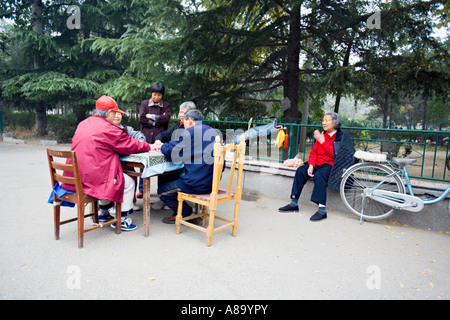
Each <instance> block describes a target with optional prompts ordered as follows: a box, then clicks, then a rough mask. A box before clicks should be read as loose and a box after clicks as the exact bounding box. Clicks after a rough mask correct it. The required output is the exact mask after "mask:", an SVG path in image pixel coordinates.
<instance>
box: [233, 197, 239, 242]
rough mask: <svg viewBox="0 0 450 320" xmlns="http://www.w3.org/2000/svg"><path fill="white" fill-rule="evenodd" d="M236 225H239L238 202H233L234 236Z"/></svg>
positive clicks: (234, 234)
mask: <svg viewBox="0 0 450 320" xmlns="http://www.w3.org/2000/svg"><path fill="white" fill-rule="evenodd" d="M238 225H239V202H236V203H235V204H234V225H233V232H232V235H233V237H235V236H236V233H237V227H238Z"/></svg>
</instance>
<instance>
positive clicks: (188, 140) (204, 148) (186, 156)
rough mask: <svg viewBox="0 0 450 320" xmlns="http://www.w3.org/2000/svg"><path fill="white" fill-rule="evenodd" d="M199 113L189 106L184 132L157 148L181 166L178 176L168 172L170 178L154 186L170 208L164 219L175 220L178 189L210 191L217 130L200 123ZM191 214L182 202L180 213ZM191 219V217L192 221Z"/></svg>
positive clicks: (185, 117)
mask: <svg viewBox="0 0 450 320" xmlns="http://www.w3.org/2000/svg"><path fill="white" fill-rule="evenodd" d="M202 121H203V115H202V113H201V112H200V111H198V110H195V109H194V110H189V111H188V112H186V113H185V115H184V122H183V124H184V128H185V130H184V132H183V134H182V135H181V136H180V138H178V139H177V140H172V141H170V142H168V143H164V144H162V146H161V152H162V153H163V154H164V156H165V157H166V158H167V159H168V160H169V161H172V162H174V163H178V162H180V161H183V163H184V169H183V171H182V172H181V174H180V175H179V176H174V175H172V179H171V180H170V181H165V182H164V183H161V184H160V185H159V186H158V194H159V196H160V199H161V200H162V201H163V202H164V203H165V204H166V205H167V206H168V207H169V208H170V209H172V210H173V212H174V214H173V215H172V216H171V217H166V218H164V219H163V222H164V223H169V224H173V223H175V218H176V212H177V209H178V191H182V192H186V193H190V194H204V193H211V188H212V179H213V171H214V156H213V149H214V141H215V138H216V136H217V135H218V133H217V131H216V130H215V129H213V128H211V127H210V126H207V125H205V124H203V123H202ZM191 214H192V208H191V207H190V206H189V205H188V204H187V203H186V202H183V211H182V216H183V217H188V216H190V215H191ZM193 222H194V223H195V221H193Z"/></svg>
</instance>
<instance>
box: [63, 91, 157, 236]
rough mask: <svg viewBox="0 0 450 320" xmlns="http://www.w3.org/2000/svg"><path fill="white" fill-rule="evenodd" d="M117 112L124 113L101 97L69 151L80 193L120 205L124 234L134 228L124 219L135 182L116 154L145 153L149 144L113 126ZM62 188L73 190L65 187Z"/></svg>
mask: <svg viewBox="0 0 450 320" xmlns="http://www.w3.org/2000/svg"><path fill="white" fill-rule="evenodd" d="M117 112H119V113H123V114H126V113H125V112H124V111H122V110H120V109H119V108H118V106H117V103H116V101H114V99H113V98H111V97H108V96H105V95H104V96H101V97H100V98H99V99H98V100H97V101H96V103H95V110H94V111H93V115H92V116H91V117H89V118H87V119H85V120H83V121H81V122H80V123H79V124H78V126H77V129H76V131H75V134H74V136H73V138H72V148H71V150H73V151H75V152H76V156H77V161H78V166H79V170H80V176H81V181H82V182H83V190H84V193H86V194H87V195H90V196H92V197H95V198H97V199H102V200H101V201H100V205H105V203H109V202H121V203H122V221H121V229H122V230H124V231H128V230H134V229H136V226H135V225H133V224H132V223H131V219H129V217H127V216H128V215H129V214H130V213H132V211H133V195H134V187H135V182H134V180H133V179H132V178H131V177H130V176H128V175H126V174H124V173H123V170H122V166H121V164H120V159H119V154H124V155H129V154H132V153H137V152H146V151H149V150H150V145H149V144H148V143H146V142H144V141H139V140H136V139H134V138H132V137H130V136H129V135H128V134H126V133H125V132H124V131H123V130H121V129H120V128H119V127H118V126H116V125H114V124H113V119H114V117H115V115H116V113H117ZM64 174H65V175H70V173H66V172H65V173H64ZM62 187H63V188H65V189H67V190H69V191H74V190H70V187H69V186H67V185H66V186H64V185H63V186H62ZM107 215H108V216H109V213H107ZM108 216H106V217H105V216H103V215H102V211H101V212H100V214H99V220H100V219H101V221H107V220H108ZM111 226H113V225H111ZM113 227H114V228H115V226H113Z"/></svg>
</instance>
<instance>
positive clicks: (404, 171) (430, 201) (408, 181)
mask: <svg viewBox="0 0 450 320" xmlns="http://www.w3.org/2000/svg"><path fill="white" fill-rule="evenodd" d="M400 173H402V176H403V178H404V179H405V184H406V187H407V189H408V194H409V195H410V196H414V191H413V189H412V183H411V179H410V178H409V175H408V170H407V168H406V166H405V167H403V169H402V170H399V169H394V172H393V173H391V174H389V175H387V176H386V178H384V179H383V180H382V181H380V182H379V183H378V184H377V185H375V186H374V187H373V188H372V189H371V190H370V193H372V192H373V191H374V190H376V189H377V188H378V187H379V186H380V185H381V184H382V183H384V182H385V181H386V180H388V179H389V178H391V177H393V176H398V175H399V174H400ZM449 194H450V186H448V187H447V189H445V190H444V191H443V192H442V193H441V194H440V195H439V196H438V197H435V198H432V199H425V200H422V202H423V204H424V205H429V204H435V203H438V202H440V201H442V200H444V199H445V197H447V195H449ZM379 197H382V198H385V199H388V200H391V201H396V202H398V203H403V202H404V201H403V200H402V199H399V198H396V197H389V196H387V195H384V196H381V195H379ZM449 213H450V204H449Z"/></svg>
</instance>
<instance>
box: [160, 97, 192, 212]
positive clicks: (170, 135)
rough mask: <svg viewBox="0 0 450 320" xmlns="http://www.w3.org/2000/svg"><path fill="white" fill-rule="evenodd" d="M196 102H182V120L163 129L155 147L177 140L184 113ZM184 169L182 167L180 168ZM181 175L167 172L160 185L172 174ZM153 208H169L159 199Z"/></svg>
mask: <svg viewBox="0 0 450 320" xmlns="http://www.w3.org/2000/svg"><path fill="white" fill-rule="evenodd" d="M196 108H197V107H196V106H195V103H194V102H192V101H185V102H183V103H182V104H180V107H179V111H178V117H179V118H180V122H178V123H175V124H174V125H173V126H171V127H170V128H169V129H167V130H166V131H163V132H161V133H159V134H158V135H157V136H156V138H155V143H154V144H153V147H154V148H157V149H160V148H161V146H162V144H163V143H167V142H169V141H170V140H177V139H178V138H179V137H180V136H181V134H182V133H183V132H184V124H183V122H184V114H185V113H186V112H188V111H189V110H191V109H196ZM180 170H182V169H180ZM174 174H175V175H177V176H179V175H180V172H178V170H177V171H175V172H172V173H170V172H169V173H167V174H165V175H162V176H159V177H158V186H159V185H160V184H162V183H164V182H166V181H168V180H172V177H171V175H174ZM152 209H153V210H161V209H167V206H166V205H165V203H164V202H163V201H162V200H159V201H158V202H156V203H154V204H152Z"/></svg>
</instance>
